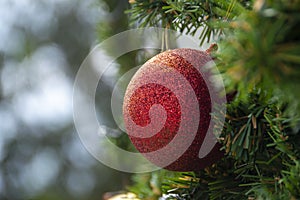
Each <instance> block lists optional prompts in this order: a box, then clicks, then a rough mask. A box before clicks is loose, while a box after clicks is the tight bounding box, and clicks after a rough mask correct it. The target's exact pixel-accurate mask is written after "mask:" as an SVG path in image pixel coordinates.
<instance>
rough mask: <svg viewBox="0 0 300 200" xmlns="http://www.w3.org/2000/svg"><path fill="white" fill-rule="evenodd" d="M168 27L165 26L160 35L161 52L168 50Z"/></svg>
mask: <svg viewBox="0 0 300 200" xmlns="http://www.w3.org/2000/svg"><path fill="white" fill-rule="evenodd" d="M169 27H170V25H169V24H167V25H166V27H165V29H164V31H163V34H162V41H161V52H163V51H166V50H168V49H170V46H169V31H168V29H169Z"/></svg>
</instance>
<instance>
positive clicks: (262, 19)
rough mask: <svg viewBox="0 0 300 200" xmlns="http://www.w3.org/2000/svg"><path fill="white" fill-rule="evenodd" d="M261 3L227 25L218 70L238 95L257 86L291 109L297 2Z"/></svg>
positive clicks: (298, 37) (299, 34)
mask: <svg viewBox="0 0 300 200" xmlns="http://www.w3.org/2000/svg"><path fill="white" fill-rule="evenodd" d="M262 2H264V1H257V3H256V5H255V7H254V8H255V9H254V10H252V11H248V12H244V13H243V14H242V15H240V16H239V17H238V18H237V19H236V20H234V21H231V22H230V23H228V24H227V28H226V30H227V33H226V34H227V35H228V37H224V39H223V40H222V41H221V42H220V43H219V47H220V51H219V54H218V55H217V57H218V58H219V59H220V61H221V62H222V63H221V64H219V67H220V68H221V70H223V71H224V73H226V76H227V77H229V78H231V80H232V82H230V84H231V86H230V87H232V86H233V85H235V86H236V88H238V90H239V92H240V93H243V94H244V95H246V94H247V93H248V90H249V88H252V87H254V86H255V85H257V84H258V83H261V85H262V86H263V87H267V88H268V89H269V88H273V89H276V90H277V91H276V92H277V95H279V96H281V97H282V101H289V102H290V105H291V106H294V104H297V103H298V99H299V97H300V95H299V93H295V92H294V91H295V90H296V89H297V88H299V86H300V81H299V80H300V79H299V76H300V70H299V65H300V54H299V52H300V29H299V28H298V27H299V26H300V13H299V8H300V1H294V3H287V4H285V3H283V1H268V2H265V3H262ZM282 94H284V95H282Z"/></svg>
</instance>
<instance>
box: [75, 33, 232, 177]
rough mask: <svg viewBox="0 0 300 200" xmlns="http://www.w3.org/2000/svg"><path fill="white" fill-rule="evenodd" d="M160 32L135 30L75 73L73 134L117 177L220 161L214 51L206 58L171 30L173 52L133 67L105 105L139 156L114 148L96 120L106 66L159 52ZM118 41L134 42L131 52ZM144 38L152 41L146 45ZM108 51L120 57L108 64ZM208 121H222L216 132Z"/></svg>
mask: <svg viewBox="0 0 300 200" xmlns="http://www.w3.org/2000/svg"><path fill="white" fill-rule="evenodd" d="M165 31H166V30H165V29H159V28H145V29H132V30H128V31H125V32H122V33H120V34H117V35H115V36H113V37H111V38H108V39H107V40H105V41H103V42H102V43H100V44H99V45H98V46H97V47H96V48H95V49H93V50H92V51H91V53H90V54H89V55H88V57H87V58H86V59H85V61H84V62H83V64H82V65H81V67H80V69H79V71H78V73H77V76H76V80H75V84H74V94H73V108H74V122H75V126H76V130H77V132H78V134H79V137H80V139H81V141H82V143H83V145H84V146H85V147H86V149H87V150H88V151H89V152H90V153H91V155H92V156H94V157H95V158H96V159H97V160H99V161H100V162H101V163H103V164H105V165H107V166H109V167H111V168H114V169H116V170H120V171H124V172H131V173H144V172H150V171H154V170H157V169H160V168H165V169H168V170H174V171H194V170H199V169H203V168H204V167H206V166H209V165H211V164H212V163H214V162H216V161H217V160H218V159H220V158H221V157H222V154H223V153H222V152H220V150H219V148H220V146H219V145H218V142H217V137H218V134H220V131H221V129H222V128H223V124H224V119H225V113H226V109H225V103H226V96H225V89H224V85H223V82H222V77H221V75H220V74H219V72H218V69H217V68H216V66H215V64H214V61H213V59H212V57H211V55H210V51H211V49H212V48H213V47H214V46H212V47H211V48H209V49H208V50H206V51H205V50H204V51H203V50H201V49H199V46H198V44H197V43H196V42H194V41H197V40H193V38H192V37H191V36H187V35H184V34H180V33H178V32H176V31H172V30H168V31H169V34H170V35H171V34H172V35H174V36H176V37H174V38H176V41H174V43H176V44H177V46H176V48H175V49H172V50H165V51H163V52H161V53H159V54H157V55H154V56H153V57H152V58H151V59H150V60H148V61H146V62H145V63H144V64H143V65H142V66H141V67H138V66H132V68H131V70H129V71H127V72H125V73H124V75H123V76H121V77H120V78H119V80H117V81H116V83H114V86H113V92H112V96H111V97H107V98H110V101H111V112H112V116H113V118H114V121H115V123H116V124H117V125H118V126H119V129H120V130H122V131H123V132H126V133H127V134H128V137H129V139H130V141H131V142H132V144H133V145H134V147H135V148H136V150H137V152H131V151H126V150H124V149H122V148H120V147H118V146H117V145H115V144H114V143H112V142H111V141H110V140H109V138H108V135H107V134H106V132H108V133H109V134H113V132H114V130H113V129H111V128H110V127H107V126H106V124H105V123H103V121H101V119H100V118H99V119H98V118H97V113H96V112H95V104H96V102H95V94H96V93H97V92H98V93H99V92H101V91H97V85H98V83H99V81H102V80H103V79H104V78H103V76H104V75H103V74H104V73H105V72H106V71H107V70H109V68H110V67H111V63H113V62H114V60H115V59H117V58H119V57H120V56H122V55H124V54H126V53H128V52H131V51H133V50H137V49H158V50H161V45H160V41H161V38H162V37H163V35H162V34H165ZM158 33H159V34H158ZM160 33H161V34H160ZM149 36H152V37H149ZM123 38H127V39H129V40H132V41H133V42H132V46H120V45H119V43H118V41H122V39H123ZM145 38H147V39H148V40H153V41H147V42H145V41H144V40H145ZM108 46H109V47H110V48H111V49H118V51H116V53H114V54H111V55H110V56H107V55H106V54H105V51H104V49H105V48H106V47H108ZM93 69H97V70H93ZM91 74H92V75H93V76H91ZM127 85H128V86H127ZM83 92H85V93H87V94H88V95H82V93H83ZM212 113H217V114H218V113H219V116H223V117H221V118H220V119H218V124H216V123H215V122H214V120H212V115H211V114H212ZM103 130H105V131H103Z"/></svg>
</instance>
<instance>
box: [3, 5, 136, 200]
mask: <svg viewBox="0 0 300 200" xmlns="http://www.w3.org/2000/svg"><path fill="white" fill-rule="evenodd" d="M128 7H129V5H128V2H127V1H126V0H106V1H105V0H102V1H101V0H39V1H37V0H1V1H0V163H1V166H0V199H9V200H14V199H46V200H47V199H49V200H50V199H61V200H64V199H102V196H103V194H104V193H105V192H110V191H119V190H122V189H123V188H124V186H125V185H127V184H128V180H129V174H125V173H121V172H118V171H115V170H113V169H110V168H108V167H106V166H104V165H102V164H101V163H100V162H98V161H97V160H95V159H94V158H92V156H90V154H89V153H88V152H87V151H86V150H85V148H84V147H83V145H82V144H81V142H80V140H79V137H78V135H77V133H76V130H75V128H74V124H73V117H72V90H73V88H72V87H73V82H74V78H75V76H76V72H77V70H78V69H79V67H80V64H81V63H82V61H83V60H84V58H85V57H86V56H87V55H88V53H89V52H90V50H91V49H92V48H93V47H94V46H95V45H96V44H97V43H99V42H101V40H103V39H105V38H107V37H109V36H110V35H113V34H115V33H118V32H121V31H123V30H126V29H128V19H127V16H126V15H125V14H124V10H126V9H127V8H128ZM129 57H130V55H129ZM120 62H123V63H127V65H126V66H130V65H131V64H133V63H134V60H132V59H128V58H123V60H122V59H120ZM130 62H131V63H130ZM123 70H124V69H123ZM116 73H118V72H116ZM103 87H104V88H105V87H106V89H102V90H101V93H100V94H97V95H98V97H97V98H100V99H101V98H102V97H106V96H109V93H110V92H111V89H110V86H109V84H104V86H103ZM107 101H108V100H107V99H106V100H102V101H98V102H97V103H98V105H97V108H98V109H99V110H101V111H104V112H108V111H109V108H107V109H106V110H105V109H104V110H103V108H104V107H105V108H106V106H105V104H106V102H107ZM103 105H104V106H103ZM103 116H105V114H104V115H103ZM106 120H107V119H106ZM108 121H109V120H108Z"/></svg>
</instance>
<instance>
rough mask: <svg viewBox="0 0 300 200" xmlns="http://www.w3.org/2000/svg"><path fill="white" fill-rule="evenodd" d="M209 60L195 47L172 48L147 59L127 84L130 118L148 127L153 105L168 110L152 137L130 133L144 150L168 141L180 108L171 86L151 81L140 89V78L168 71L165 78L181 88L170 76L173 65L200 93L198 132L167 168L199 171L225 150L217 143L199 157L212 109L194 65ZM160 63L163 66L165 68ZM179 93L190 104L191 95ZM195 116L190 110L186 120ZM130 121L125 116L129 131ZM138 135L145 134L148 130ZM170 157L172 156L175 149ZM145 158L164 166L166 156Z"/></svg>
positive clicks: (132, 139)
mask: <svg viewBox="0 0 300 200" xmlns="http://www.w3.org/2000/svg"><path fill="white" fill-rule="evenodd" d="M209 61H211V58H210V56H209V54H207V53H206V52H203V51H198V50H192V49H176V50H169V51H166V52H163V53H161V54H158V55H157V56H155V57H153V58H152V59H150V60H149V61H148V62H146V63H145V64H144V65H143V66H142V67H141V68H140V69H139V71H138V72H137V73H136V75H135V76H134V77H133V79H132V80H131V82H130V84H129V85H128V88H127V92H126V94H125V98H124V106H123V112H124V116H130V118H131V120H133V121H134V122H135V123H136V124H137V125H139V126H146V125H147V124H149V123H151V120H150V117H149V110H150V108H151V106H153V105H154V104H160V105H162V106H163V107H164V109H165V111H166V113H167V120H166V123H165V124H164V127H163V128H162V129H161V131H160V132H158V133H157V134H156V135H154V136H152V137H150V138H138V137H133V136H130V134H129V137H130V139H131V141H132V143H133V144H134V146H135V147H136V148H137V150H138V151H140V152H141V153H147V152H152V151H155V150H158V149H160V148H162V147H164V146H165V145H167V144H169V142H170V141H171V140H172V139H173V138H174V136H175V135H176V133H177V131H178V128H179V125H180V121H181V108H180V104H179V101H178V99H177V98H176V95H175V94H174V93H173V92H172V91H171V90H170V89H169V88H166V87H165V86H162V85H160V84H155V83H149V84H146V85H143V86H141V87H138V88H137V83H138V82H139V81H141V80H148V79H149V80H155V79H157V76H155V75H153V74H154V73H153V72H157V71H159V70H160V71H161V73H166V76H164V77H168V81H170V83H172V84H174V85H176V87H178V88H179V89H180V88H181V87H182V86H181V85H180V83H179V82H178V81H177V80H176V79H175V78H174V77H171V76H167V75H168V71H169V69H170V68H173V69H175V70H177V71H178V72H180V74H182V75H183V76H184V77H185V78H186V80H187V81H188V82H189V83H190V85H191V87H192V88H193V90H194V92H195V94H196V96H197V100H198V105H199V110H200V113H201V115H200V121H199V128H198V131H197V135H196V137H195V139H194V140H193V142H192V144H191V145H190V146H189V148H188V149H187V150H186V152H185V153H184V154H183V155H182V156H181V157H179V158H178V159H177V160H175V161H174V162H173V163H171V164H170V165H168V166H167V167H164V168H166V169H168V170H174V171H196V170H200V169H203V168H205V167H207V166H209V165H211V164H212V163H214V162H216V161H217V160H218V159H220V157H221V156H222V153H221V152H220V151H219V145H218V144H216V146H215V147H214V148H213V150H212V151H211V152H210V153H209V154H208V155H207V156H206V157H204V158H202V159H200V158H199V157H198V154H199V150H200V147H201V145H202V142H203V140H204V137H205V135H206V132H207V130H208V126H209V123H210V120H211V117H210V112H211V109H212V108H211V99H210V95H209V91H208V87H207V86H206V83H205V81H204V79H203V77H202V76H201V74H200V73H199V71H198V70H197V69H196V68H195V67H202V66H203V65H205V64H206V63H207V62H209ZM161 66H164V68H163V69H162V68H161ZM129 91H131V93H132V95H131V96H128V95H127V94H128V93H129ZM180 92H181V95H182V96H184V103H185V104H186V105H189V103H190V101H191V98H190V97H189V96H188V95H185V94H186V91H185V90H180ZM125 114H128V115H125ZM193 115H195V112H194V111H193V110H190V112H189V116H190V117H189V119H183V120H190V123H192V120H194V117H193ZM128 120H129V119H128V118H126V117H125V118H124V122H125V127H126V128H127V130H132V129H131V127H129V126H130V125H129V124H130V123H128ZM184 130H185V131H186V134H189V131H190V130H189V127H188V126H187V127H185V129H184ZM139 134H141V135H143V134H147V133H139ZM172 148H174V151H175V150H176V148H177V147H172ZM169 156H172V151H171V152H170V154H169ZM146 158H147V159H148V160H150V161H151V162H152V163H154V164H156V165H158V166H161V161H162V160H164V159H165V158H164V157H162V156H155V157H149V156H146Z"/></svg>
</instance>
